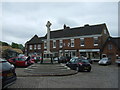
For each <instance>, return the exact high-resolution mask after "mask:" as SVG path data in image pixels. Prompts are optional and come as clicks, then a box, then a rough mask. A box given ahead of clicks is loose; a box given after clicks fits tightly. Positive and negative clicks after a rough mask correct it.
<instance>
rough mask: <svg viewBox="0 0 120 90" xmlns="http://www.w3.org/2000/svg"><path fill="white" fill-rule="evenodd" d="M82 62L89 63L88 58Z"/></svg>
mask: <svg viewBox="0 0 120 90" xmlns="http://www.w3.org/2000/svg"><path fill="white" fill-rule="evenodd" d="M81 62H82V63H89V61H88V60H81Z"/></svg>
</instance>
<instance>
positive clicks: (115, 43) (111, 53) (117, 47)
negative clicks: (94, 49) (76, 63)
mask: <svg viewBox="0 0 120 90" xmlns="http://www.w3.org/2000/svg"><path fill="white" fill-rule="evenodd" d="M119 43H120V37H109V38H108V40H107V41H106V43H105V44H104V46H103V49H102V56H106V57H109V58H111V60H112V62H115V59H116V57H117V56H119V57H120V44H119Z"/></svg>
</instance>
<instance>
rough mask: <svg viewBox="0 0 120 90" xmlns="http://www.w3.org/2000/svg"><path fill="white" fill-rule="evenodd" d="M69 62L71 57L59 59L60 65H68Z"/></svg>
mask: <svg viewBox="0 0 120 90" xmlns="http://www.w3.org/2000/svg"><path fill="white" fill-rule="evenodd" d="M68 61H70V57H65V56H61V57H59V59H58V63H67V62H68Z"/></svg>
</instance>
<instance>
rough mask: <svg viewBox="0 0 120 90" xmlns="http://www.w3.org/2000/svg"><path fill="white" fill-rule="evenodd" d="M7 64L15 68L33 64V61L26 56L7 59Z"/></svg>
mask: <svg viewBox="0 0 120 90" xmlns="http://www.w3.org/2000/svg"><path fill="white" fill-rule="evenodd" d="M8 62H10V63H12V64H14V65H15V66H29V65H31V64H33V63H34V61H31V60H30V58H29V57H26V56H23V57H13V58H10V59H8Z"/></svg>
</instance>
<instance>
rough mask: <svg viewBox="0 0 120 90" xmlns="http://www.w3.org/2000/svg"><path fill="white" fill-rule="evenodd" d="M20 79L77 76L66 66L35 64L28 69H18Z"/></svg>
mask: <svg viewBox="0 0 120 90" xmlns="http://www.w3.org/2000/svg"><path fill="white" fill-rule="evenodd" d="M16 73H17V76H18V77H28V76H66V75H73V74H76V73H77V71H75V70H71V69H70V68H68V67H67V66H66V65H65V64H36V63H35V64H33V65H31V66H29V67H27V68H16Z"/></svg>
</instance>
